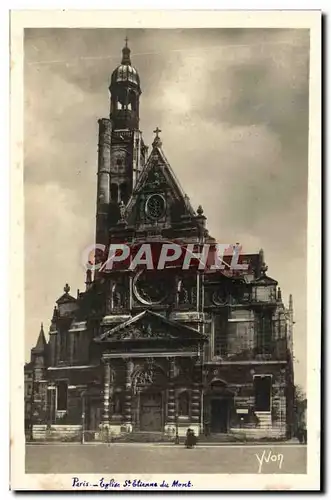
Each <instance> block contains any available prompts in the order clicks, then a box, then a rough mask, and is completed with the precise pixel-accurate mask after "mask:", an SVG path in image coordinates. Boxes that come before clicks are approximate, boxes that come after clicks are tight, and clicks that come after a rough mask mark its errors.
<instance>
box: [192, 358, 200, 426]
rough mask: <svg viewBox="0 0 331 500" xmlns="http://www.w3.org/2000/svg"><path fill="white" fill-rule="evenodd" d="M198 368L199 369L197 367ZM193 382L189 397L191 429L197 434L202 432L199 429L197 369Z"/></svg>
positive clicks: (198, 375)
mask: <svg viewBox="0 0 331 500" xmlns="http://www.w3.org/2000/svg"><path fill="white" fill-rule="evenodd" d="M199 368H200V367H199ZM193 377H194V379H193V380H194V382H193V387H192V395H191V423H192V428H193V429H194V430H195V431H196V433H197V434H199V433H200V431H201V432H202V429H201V425H200V423H201V420H202V419H201V411H202V409H201V374H200V371H199V370H197V367H196V368H195V370H194V375H193Z"/></svg>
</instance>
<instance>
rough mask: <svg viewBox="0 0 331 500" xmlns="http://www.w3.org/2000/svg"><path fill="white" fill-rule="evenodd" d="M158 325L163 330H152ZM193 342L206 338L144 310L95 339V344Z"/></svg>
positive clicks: (189, 328)
mask: <svg viewBox="0 0 331 500" xmlns="http://www.w3.org/2000/svg"><path fill="white" fill-rule="evenodd" d="M152 324H153V325H158V326H161V327H163V328H161V330H160V329H159V328H157V329H156V330H154V329H153V327H152V326H151V325H152ZM161 338H162V339H166V340H167V339H168V340H176V339H178V340H195V341H200V342H204V341H205V340H206V339H207V337H206V336H205V335H202V334H201V333H200V332H198V330H195V329H194V328H191V327H189V326H186V325H184V324H183V323H179V322H177V321H172V320H169V319H168V318H165V317H164V316H162V314H158V313H156V312H154V311H150V310H148V309H146V310H145V311H142V312H141V313H139V314H137V315H136V316H134V317H133V318H130V319H129V320H127V321H124V323H121V324H120V325H117V326H115V327H114V328H111V329H110V330H107V331H106V332H104V333H103V334H102V335H100V336H99V337H97V338H95V339H94V340H95V341H96V342H112V341H113V342H118V341H127V340H146V339H149V340H160V339H161Z"/></svg>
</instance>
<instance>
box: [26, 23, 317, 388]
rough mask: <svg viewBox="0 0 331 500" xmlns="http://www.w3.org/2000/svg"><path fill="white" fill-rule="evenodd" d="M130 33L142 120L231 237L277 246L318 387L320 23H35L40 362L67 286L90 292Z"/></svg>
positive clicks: (32, 209) (29, 240)
mask: <svg viewBox="0 0 331 500" xmlns="http://www.w3.org/2000/svg"><path fill="white" fill-rule="evenodd" d="M125 36H128V38H129V46H130V48H131V59H132V64H133V65H134V66H135V67H136V68H137V70H138V71H139V74H140V79H141V87H142V96H141V101H140V129H141V130H142V131H143V134H144V140H145V143H147V144H148V145H150V144H151V142H152V140H153V130H154V129H155V128H156V126H158V127H159V128H160V129H161V130H162V133H161V137H162V142H163V151H164V153H165V155H166V157H167V159H168V161H169V162H170V164H171V166H172V168H173V170H174V171H175V173H176V176H177V177H178V179H179V181H180V183H181V185H182V186H183V188H184V191H185V192H186V193H187V194H188V196H189V198H190V200H191V203H192V205H193V207H194V208H197V207H198V205H200V204H201V205H202V207H203V209H204V214H205V215H206V217H207V224H208V229H209V231H210V233H211V234H212V235H213V237H215V238H216V239H217V241H218V242H220V243H235V242H240V244H241V245H242V247H243V251H244V252H258V251H259V249H260V248H263V250H264V252H265V260H266V263H267V265H268V267H269V269H268V275H269V276H271V277H272V278H275V279H277V280H278V281H279V285H280V286H281V289H282V296H283V300H284V302H285V304H286V305H287V304H288V296H289V294H290V293H291V294H293V301H294V312H295V315H294V316H295V318H294V319H295V325H294V356H295V362H294V368H295V382H296V383H297V384H300V385H301V386H303V388H306V356H307V353H306V335H307V332H306V247H307V238H306V226H307V187H308V125H309V123H308V121H309V116H308V100H309V85H308V77H309V31H307V30H302V29H293V30H288V29H275V28H273V29H244V28H240V29H239V28H238V29H185V30H184V29H183V30H180V29H178V30H173V29H171V30H170V29H169V30H165V29H128V30H124V29H73V28H71V29H28V30H25V42H24V44H25V52H24V54H25V63H24V100H25V103H24V115H25V116H24V186H25V292H26V293H25V315H26V317H25V327H26V345H25V351H26V359H27V360H28V359H29V355H30V349H31V347H33V345H34V344H35V342H36V339H37V336H38V333H39V330H40V323H41V322H43V323H44V328H45V332H46V333H47V332H48V329H49V325H50V319H51V316H52V312H53V308H54V305H55V301H56V300H57V299H58V298H59V297H60V295H62V293H63V287H64V285H65V283H69V284H70V286H71V293H72V294H73V295H74V296H75V294H76V293H77V289H80V290H83V289H84V280H85V272H84V268H83V264H82V253H83V251H84V249H85V248H86V247H88V246H89V245H91V244H93V241H94V231H95V208H96V179H97V177H96V172H97V136H98V125H97V120H98V119H99V118H102V117H108V115H109V94H108V86H109V80H110V75H111V73H112V71H113V70H114V69H115V67H116V66H117V65H118V64H119V63H120V60H121V49H122V47H123V44H124V38H125Z"/></svg>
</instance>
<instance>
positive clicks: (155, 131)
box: [153, 127, 162, 137]
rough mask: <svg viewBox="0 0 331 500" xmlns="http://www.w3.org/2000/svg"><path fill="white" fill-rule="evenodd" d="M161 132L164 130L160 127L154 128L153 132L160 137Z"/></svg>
mask: <svg viewBox="0 0 331 500" xmlns="http://www.w3.org/2000/svg"><path fill="white" fill-rule="evenodd" d="M160 132H162V130H160V129H159V127H156V129H155V130H153V133H154V134H156V137H159V133H160Z"/></svg>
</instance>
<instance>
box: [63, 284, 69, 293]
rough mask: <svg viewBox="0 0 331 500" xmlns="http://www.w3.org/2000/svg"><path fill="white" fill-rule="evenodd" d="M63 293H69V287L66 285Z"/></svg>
mask: <svg viewBox="0 0 331 500" xmlns="http://www.w3.org/2000/svg"><path fill="white" fill-rule="evenodd" d="M63 290H64V292H65V293H69V292H70V286H69V285H68V283H66V284H65V287H64V288H63Z"/></svg>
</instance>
